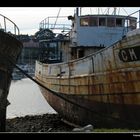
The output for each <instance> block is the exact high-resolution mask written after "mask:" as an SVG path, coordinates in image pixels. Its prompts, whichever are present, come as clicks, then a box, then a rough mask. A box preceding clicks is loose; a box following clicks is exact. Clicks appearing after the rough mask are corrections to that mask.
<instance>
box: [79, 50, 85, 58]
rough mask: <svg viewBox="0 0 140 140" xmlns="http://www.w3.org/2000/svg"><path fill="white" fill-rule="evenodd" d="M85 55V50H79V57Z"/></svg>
mask: <svg viewBox="0 0 140 140" xmlns="http://www.w3.org/2000/svg"><path fill="white" fill-rule="evenodd" d="M81 57H84V50H78V58H81Z"/></svg>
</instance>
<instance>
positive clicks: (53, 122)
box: [6, 114, 74, 132]
mask: <svg viewBox="0 0 140 140" xmlns="http://www.w3.org/2000/svg"><path fill="white" fill-rule="evenodd" d="M73 128H74V127H72V126H69V125H67V124H66V123H64V122H63V121H61V117H60V116H59V115H58V114H43V115H34V116H29V115H27V116H25V117H16V118H12V119H7V120H6V132H71V131H72V130H73Z"/></svg>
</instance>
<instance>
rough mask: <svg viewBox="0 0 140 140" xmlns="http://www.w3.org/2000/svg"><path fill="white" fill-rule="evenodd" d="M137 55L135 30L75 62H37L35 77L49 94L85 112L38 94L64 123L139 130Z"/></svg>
mask: <svg viewBox="0 0 140 140" xmlns="http://www.w3.org/2000/svg"><path fill="white" fill-rule="evenodd" d="M139 54H140V30H137V31H132V33H129V34H128V35H127V36H126V38H123V39H122V40H121V41H118V42H116V43H115V44H113V45H112V46H110V47H107V48H105V49H102V50H100V51H98V52H97V53H94V54H92V55H89V56H87V57H84V58H81V59H79V60H75V61H70V62H68V63H60V64H51V65H47V64H43V63H40V62H38V61H37V62H36V72H35V77H36V80H38V81H39V82H40V83H41V84H43V85H44V86H46V87H47V88H49V89H51V90H52V91H54V92H57V93H59V94H61V95H62V96H64V97H66V98H67V99H71V100H73V101H74V102H75V103H78V104H80V105H82V106H85V107H86V108H88V109H87V110H86V109H80V108H79V107H78V106H76V105H73V104H70V103H68V102H66V101H64V100H63V99H59V97H56V96H54V95H53V94H51V93H48V92H49V91H47V90H42V93H43V95H44V97H45V98H46V100H47V101H48V102H49V103H50V105H51V106H52V107H53V108H54V109H55V110H56V111H57V112H59V113H60V114H62V115H63V116H65V117H66V118H67V119H68V120H71V121H73V122H77V123H81V124H87V123H93V124H94V123H96V124H97V125H98V124H99V122H102V125H103V122H104V123H105V122H106V123H107V122H108V123H109V122H111V124H113V122H112V121H111V120H112V119H111V118H113V119H114V120H123V121H124V122H125V120H127V121H128V122H127V124H129V123H130V124H135V125H137V126H140V123H139V122H140V121H139V118H140V55H139ZM89 110H90V111H89ZM91 110H92V111H91ZM97 114H101V115H97ZM106 115H107V116H108V115H109V116H108V117H105V116H106ZM99 116H100V117H99ZM101 116H102V117H101ZM109 118H110V119H109ZM117 122H118V121H117ZM96 124H95V125H96Z"/></svg>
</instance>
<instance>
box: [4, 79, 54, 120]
mask: <svg viewBox="0 0 140 140" xmlns="http://www.w3.org/2000/svg"><path fill="white" fill-rule="evenodd" d="M8 100H9V102H10V103H11V104H10V105H9V106H8V107H7V118H14V117H20V116H26V115H38V114H45V113H56V112H55V110H54V109H53V108H52V107H51V106H50V105H49V104H48V103H47V101H46V100H45V99H44V97H43V95H42V94H41V92H40V89H39V87H38V85H37V84H36V83H34V82H33V81H31V80H30V79H28V78H24V79H22V80H17V81H12V83H11V86H10V90H9V95H8Z"/></svg>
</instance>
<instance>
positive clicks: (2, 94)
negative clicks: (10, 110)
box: [0, 31, 22, 131]
mask: <svg viewBox="0 0 140 140" xmlns="http://www.w3.org/2000/svg"><path fill="white" fill-rule="evenodd" d="M21 50H22V44H21V42H20V41H18V40H17V39H16V38H15V37H14V36H12V35H10V34H8V33H5V32H3V31H0V112H1V113H0V131H4V130H5V122H4V121H5V118H6V106H7V105H8V101H7V96H8V93H9V88H10V84H11V79H12V72H13V68H14V65H13V64H15V63H16V62H17V59H18V56H19V55H20V53H21Z"/></svg>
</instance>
